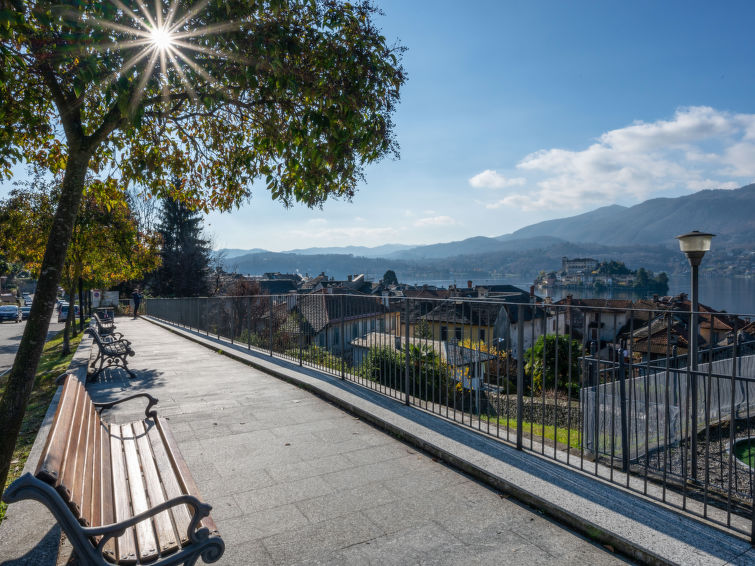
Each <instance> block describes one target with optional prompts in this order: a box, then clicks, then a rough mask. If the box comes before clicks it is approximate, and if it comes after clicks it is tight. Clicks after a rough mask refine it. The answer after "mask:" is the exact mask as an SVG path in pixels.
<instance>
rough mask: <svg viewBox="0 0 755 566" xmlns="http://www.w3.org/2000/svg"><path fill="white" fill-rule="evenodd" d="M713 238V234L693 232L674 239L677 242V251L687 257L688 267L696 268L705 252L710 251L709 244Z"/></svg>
mask: <svg viewBox="0 0 755 566" xmlns="http://www.w3.org/2000/svg"><path fill="white" fill-rule="evenodd" d="M714 237H715V234H708V233H706V232H699V231H698V230H693V231H692V232H689V233H688V234H682V235H681V236H677V237H676V239H677V240H679V249H680V250H681V251H683V252H684V254H685V255H686V256H687V259H688V260H689V262H690V265H692V266H697V265H700V262H701V261H702V259H703V256H704V255H705V252H707V251H709V250H710V243H711V240H712V239H713V238H714Z"/></svg>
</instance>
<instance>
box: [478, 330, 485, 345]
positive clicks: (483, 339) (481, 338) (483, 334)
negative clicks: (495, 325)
mask: <svg viewBox="0 0 755 566" xmlns="http://www.w3.org/2000/svg"><path fill="white" fill-rule="evenodd" d="M478 338H479V339H480V342H485V329H484V328H480V332H479V336H478Z"/></svg>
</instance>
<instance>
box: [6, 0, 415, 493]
mask: <svg viewBox="0 0 755 566" xmlns="http://www.w3.org/2000/svg"><path fill="white" fill-rule="evenodd" d="M156 4H157V5H156V6H155V8H154V12H153V13H149V12H148V11H146V9H145V8H144V4H143V3H142V2H141V1H140V0H122V1H121V0H119V1H118V2H100V1H95V0H75V1H74V0H62V1H61V0H56V1H52V0H37V1H35V0H27V1H24V0H2V3H0V8H2V9H1V10H0V174H1V175H3V176H5V177H7V178H9V177H10V176H11V175H12V166H13V165H14V164H15V163H17V162H19V161H21V160H27V161H30V162H34V163H36V164H38V165H40V166H43V167H45V168H48V169H49V170H50V171H51V172H53V173H58V172H61V173H62V174H63V182H62V186H61V191H60V198H59V200H58V201H57V202H56V206H57V208H56V211H55V215H54V218H53V222H52V225H51V228H50V231H49V237H48V238H47V243H46V248H45V253H44V257H43V260H42V265H41V268H40V276H39V279H38V282H37V293H36V294H37V300H35V301H34V304H33V306H32V310H31V314H30V317H29V320H28V322H27V324H26V327H25V330H24V336H23V338H22V340H21V343H20V345H19V348H18V351H17V354H16V358H15V361H14V365H13V368H12V369H11V371H10V374H9V376H8V382H7V385H6V388H5V392H4V393H3V396H2V398H1V399H0V415H2V417H1V418H0V485H4V482H5V479H6V477H7V471H8V467H9V464H10V458H11V455H12V452H13V447H14V445H15V441H16V438H17V436H18V431H19V429H20V426H21V421H22V418H23V414H24V411H25V408H26V404H27V402H28V399H29V396H30V394H31V389H32V385H33V383H34V375H35V372H36V369H37V364H38V362H39V358H40V356H41V353H42V347H43V346H44V341H45V336H46V334H47V327H48V324H49V320H50V316H51V315H52V310H53V307H54V302H55V295H56V291H57V286H58V282H59V280H60V277H61V271H62V268H63V263H64V261H65V257H66V253H67V249H68V245H69V242H70V240H71V235H72V232H73V229H74V221H75V218H76V214H77V212H78V210H79V203H80V201H81V198H82V194H83V191H84V182H85V179H86V176H87V173H88V172H93V173H95V174H97V175H100V176H102V178H103V180H105V181H109V180H112V179H115V178H119V179H120V180H121V182H122V183H123V184H124V185H127V186H128V185H130V184H132V183H136V184H138V185H140V186H143V187H145V189H144V190H145V192H146V193H147V194H148V195H150V196H153V195H154V196H158V197H165V196H171V197H173V198H175V199H176V200H180V201H182V202H185V203H186V204H188V205H189V206H190V207H192V208H200V209H204V210H208V209H210V208H217V209H221V210H229V209H230V208H232V207H233V206H235V205H238V204H239V203H241V202H242V201H244V200H245V199H246V198H247V197H249V196H251V192H250V186H251V183H252V182H253V181H255V180H257V181H260V182H261V183H263V184H264V186H266V187H267V189H268V190H269V191H270V192H271V194H272V197H273V198H274V199H277V200H279V201H281V202H282V203H284V204H285V205H290V204H291V203H293V202H302V203H304V204H306V205H309V206H320V205H322V203H324V202H325V201H326V200H327V199H328V198H330V197H345V198H350V197H352V196H353V195H354V192H355V190H356V186H357V184H358V182H359V181H360V180H361V179H362V176H363V171H364V168H365V166H366V165H368V164H370V163H373V162H375V161H378V160H380V159H381V158H383V157H385V156H387V155H391V154H396V153H397V144H396V142H395V139H394V138H393V123H392V113H393V111H394V109H395V106H396V104H397V102H398V100H399V92H400V88H401V86H402V85H403V83H404V80H405V76H404V72H403V69H402V67H401V62H400V58H401V53H402V48H401V47H398V46H393V47H391V46H389V45H388V44H387V42H386V39H385V38H384V37H383V36H382V35H381V34H380V33H379V30H377V28H376V27H375V24H374V23H373V17H374V15H375V13H376V8H374V7H373V6H372V5H371V4H370V3H369V1H364V2H357V3H355V4H351V3H346V2H341V1H339V0H311V1H307V2H305V1H303V0H302V1H295V0H292V1H291V2H281V1H280V0H261V1H259V2H254V3H250V2H234V1H231V2H228V1H226V0H209V1H207V2H198V3H196V4H193V3H192V4H189V3H188V2H187V1H186V0H176V1H175V2H171V3H170V7H168V6H167V5H166V4H164V3H163V1H162V0H160V1H158V2H157V3H156ZM166 39H167V41H165V40H166ZM166 44H167V45H166ZM173 176H179V177H181V178H185V179H188V182H187V183H186V185H185V186H183V187H181V188H178V189H177V188H175V187H171V185H170V183H169V179H170V178H171V177H173Z"/></svg>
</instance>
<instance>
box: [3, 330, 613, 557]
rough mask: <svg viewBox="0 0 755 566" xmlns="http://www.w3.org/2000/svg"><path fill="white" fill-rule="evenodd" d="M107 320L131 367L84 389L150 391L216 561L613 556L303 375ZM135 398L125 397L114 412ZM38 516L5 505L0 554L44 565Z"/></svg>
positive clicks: (47, 528) (127, 415)
mask: <svg viewBox="0 0 755 566" xmlns="http://www.w3.org/2000/svg"><path fill="white" fill-rule="evenodd" d="M117 324H118V327H119V330H122V331H123V332H124V334H125V335H126V336H127V337H128V338H129V339H130V340H132V342H133V347H134V349H135V350H136V356H135V357H134V358H131V359H130V360H131V361H130V365H131V366H132V367H133V369H134V370H135V371H136V373H137V375H138V378H137V379H134V380H128V379H127V376H126V374H125V373H123V372H120V371H114V372H112V373H110V374H109V375H108V376H106V377H105V378H104V379H103V380H102V382H101V383H98V384H96V385H92V386H91V387H90V391H91V392H92V395H93V396H94V397H95V399H96V400H100V401H101V400H106V399H110V398H116V397H119V396H122V395H124V394H125V393H128V392H132V391H134V390H146V391H148V392H149V393H151V394H153V395H155V396H156V397H158V398H159V400H160V403H159V405H158V407H157V409H158V411H159V413H160V414H162V415H164V416H166V417H167V418H168V419H169V421H170V425H171V427H172V430H173V432H174V433H175V436H176V437H177V440H178V442H179V445H180V447H181V451H182V453H183V455H184V456H185V458H186V460H187V462H188V465H189V467H190V469H191V470H192V472H193V475H194V477H195V479H196V480H197V483H198V485H199V488H200V490H201V492H202V494H203V496H204V498H205V499H206V500H207V501H208V502H209V503H210V504H212V505H213V507H214V509H213V512H212V515H213V517H214V518H215V520H216V522H217V524H218V528H219V530H220V532H221V534H222V536H223V538H224V540H225V542H226V552H225V555H224V556H223V558H222V559H221V561H220V562H219V564H228V565H231V564H239V565H248V564H402V565H403V564H418V563H428V564H480V563H506V564H527V565H532V564H541V563H546V562H548V563H558V564H618V563H622V562H623V561H622V560H621V559H620V558H619V557H617V556H616V555H614V554H612V553H610V552H608V551H607V550H606V549H604V548H602V547H600V546H596V545H593V544H592V543H590V542H588V541H587V540H585V539H583V538H581V537H580V536H578V535H576V534H574V533H572V532H570V531H568V530H565V529H564V528H562V527H561V526H559V525H558V524H556V523H554V522H552V521H550V520H548V519H546V518H544V517H543V516H542V515H541V514H539V513H537V512H535V511H533V510H532V509H530V508H528V507H526V506H524V505H521V504H519V503H517V502H515V501H513V500H512V499H508V497H507V496H502V495H501V494H500V493H498V492H496V491H495V490H492V489H490V488H488V487H486V486H484V485H481V484H480V483H478V482H476V481H474V480H472V479H470V478H469V477H467V476H465V475H463V474H461V473H459V472H457V471H455V470H454V469H451V468H449V467H447V466H445V465H443V464H442V463H439V462H438V461H437V460H435V459H433V458H432V457H430V456H427V455H425V454H424V453H422V452H420V451H418V450H417V449H415V448H414V447H412V446H410V445H408V444H405V443H403V442H400V441H399V440H396V439H395V438H394V437H393V436H389V435H388V434H385V433H384V432H382V431H380V430H378V429H376V428H375V427H374V426H372V425H369V424H366V423H365V422H364V421H363V420H360V419H359V418H356V417H354V416H352V415H350V414H348V413H346V412H344V411H343V410H341V409H339V408H337V407H335V406H334V405H332V404H330V403H328V402H326V401H324V400H322V399H320V398H318V397H315V396H314V395H312V394H311V393H308V392H307V391H304V390H302V389H301V388H299V387H296V386H294V385H291V384H289V383H286V382H284V381H282V380H280V379H278V378H275V377H272V376H270V375H268V374H266V373H263V372H261V371H259V370H257V369H253V368H251V367H249V366H247V365H244V364H242V363H239V362H238V361H235V360H233V359H231V358H230V357H228V356H225V355H221V354H219V353H217V352H216V351H212V350H210V349H207V348H205V347H203V346H201V345H198V344H196V343H194V342H191V341H189V340H186V339H185V338H182V337H180V336H177V335H175V334H173V333H170V332H168V331H166V330H164V329H162V328H160V327H158V326H156V325H153V324H151V323H149V322H146V321H143V320H140V321H131V320H124V319H119V320H118V321H117ZM140 411H141V407H140V403H138V402H135V404H134V405H132V406H131V407H130V408H128V409H125V408H124V409H119V410H117V411H116V410H114V411H112V412H111V413H110V418H112V419H114V420H117V421H120V420H130V419H131V418H137V417H138V415H139V413H140ZM32 458H34V455H33V456H32ZM35 463H36V461H34V464H35ZM30 465H33V464H30ZM14 507H18V509H17V510H15V509H14ZM48 515H49V514H47V513H46V512H45V511H44V509H43V508H42V507H41V506H40V505H39V504H37V503H35V502H29V503H24V504H16V505H14V506H11V507H10V508H9V513H8V520H7V521H6V523H4V524H3V525H2V527H0V559H5V560H13V559H20V560H18V561H17V562H10V563H16V564H21V563H33V564H40V563H41V562H40V561H39V559H38V557H35V555H34V551H33V550H32V551H30V550H29V549H28V548H25V547H24V544H27V545H28V544H32V543H34V542H35V541H40V540H43V539H45V538H47V539H50V538H52V539H54V537H55V531H54V527H53V526H52V525H53V524H54V521H51V519H50V517H49V516H48ZM14 521H16V525H17V526H18V525H23V530H24V532H25V533H26V535H27V536H26V537H25V540H23V541H22V540H21V539H22V538H24V537H18V536H17V534H14V532H13V531H14V529H13V528H12V524H13V522H14ZM35 521H36V523H35ZM8 523H10V524H8ZM19 528H20V527H19ZM30 530H31V531H32V532H31V533H30V532H29V531H30ZM51 533H52V534H51ZM48 542H49V541H48ZM53 564H54V562H53Z"/></svg>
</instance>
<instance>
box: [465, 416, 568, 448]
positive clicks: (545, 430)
mask: <svg viewBox="0 0 755 566" xmlns="http://www.w3.org/2000/svg"><path fill="white" fill-rule="evenodd" d="M480 418H481V419H482V420H485V421H490V424H492V425H495V424H498V425H500V426H501V427H506V428H509V429H511V430H516V419H512V418H506V417H486V416H485V415H481V416H480ZM530 427H532V428H530ZM522 429H523V430H524V432H525V434H529V433H530V430H531V431H532V435H533V436H534V437H538V436H539V437H542V438H547V439H548V440H554V441H556V442H558V443H560V444H563V445H564V446H567V445H568V446H571V447H572V448H577V449H579V447H580V444H579V431H578V430H576V429H571V434H568V437H567V433H568V432H569V429H566V428H565V427H558V430H556V427H554V426H553V425H545V426H543V425H541V424H540V423H531V422H529V421H522Z"/></svg>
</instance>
